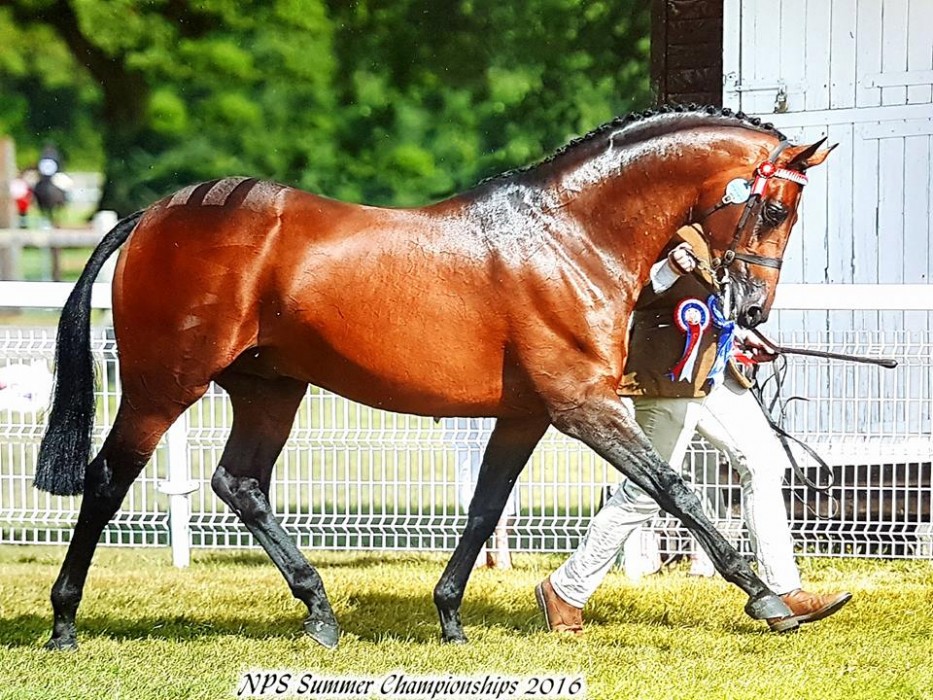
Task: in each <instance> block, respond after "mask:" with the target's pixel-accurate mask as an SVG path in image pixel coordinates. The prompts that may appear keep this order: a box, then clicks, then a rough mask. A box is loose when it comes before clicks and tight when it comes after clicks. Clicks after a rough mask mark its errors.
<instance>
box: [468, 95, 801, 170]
mask: <svg viewBox="0 0 933 700" xmlns="http://www.w3.org/2000/svg"><path fill="white" fill-rule="evenodd" d="M671 115H680V116H679V117H675V118H671ZM736 123H738V124H740V125H742V126H745V127H747V128H749V129H751V130H753V131H759V132H762V133H766V134H772V135H774V136H775V137H777V138H778V139H780V140H782V141H783V140H785V139H786V138H787V137H786V136H785V135H784V134H782V133H781V132H780V131H778V130H777V129H775V128H774V125H773V124H772V123H770V122H764V123H762V121H761V119H759V118H758V117H750V116H748V115H747V114H745V113H744V112H734V111H732V110H731V109H729V108H728V107H714V106H711V105H708V106H700V105H696V104H688V105H681V104H671V105H662V106H660V107H658V108H657V109H646V110H643V111H641V112H631V113H629V114H626V115H624V116H619V117H616V118H615V119H613V120H611V121H608V122H606V123H605V124H602V125H600V126H598V127H596V128H595V129H593V130H592V131H590V132H589V133H587V134H584V135H583V136H580V137H578V138H575V139H573V140H572V141H570V142H569V143H568V144H566V145H565V146H563V147H561V148H560V149H558V150H557V151H555V152H554V153H552V154H551V155H549V156H548V157H547V158H545V159H544V160H540V161H538V162H536V163H532V164H530V165H524V166H521V167H519V168H513V169H512V170H507V171H506V172H504V173H500V174H498V175H493V176H492V177H488V178H486V179H485V180H482V181H481V182H480V183H479V184H480V185H482V184H485V183H488V182H492V181H498V180H506V179H509V178H512V177H514V176H516V175H520V174H522V173H527V172H529V171H531V170H535V169H536V168H539V167H541V166H542V165H547V164H548V163H551V162H553V161H554V160H555V159H557V158H559V157H561V156H563V155H564V154H566V153H568V152H570V151H574V150H576V149H577V148H579V147H581V146H584V145H586V144H589V143H592V142H594V141H596V140H597V139H599V138H600V137H602V136H605V135H607V134H609V133H614V134H615V138H614V142H615V143H617V144H619V145H623V144H625V143H626V142H633V141H641V140H643V139H645V138H649V137H652V136H659V135H662V134H666V133H670V132H672V131H677V130H679V129H684V128H689V127H696V126H717V125H718V126H734V125H736ZM627 137H628V138H627Z"/></svg>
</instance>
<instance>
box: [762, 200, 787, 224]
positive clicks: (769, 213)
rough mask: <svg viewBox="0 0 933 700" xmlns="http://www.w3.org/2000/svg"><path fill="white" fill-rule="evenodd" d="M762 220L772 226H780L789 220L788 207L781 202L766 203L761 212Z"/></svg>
mask: <svg viewBox="0 0 933 700" xmlns="http://www.w3.org/2000/svg"><path fill="white" fill-rule="evenodd" d="M761 218H763V219H764V220H765V222H766V223H767V224H769V225H771V226H777V225H779V224H780V223H781V222H782V221H784V219H786V218H787V207H785V206H784V205H783V204H781V203H780V202H765V205H764V208H763V209H762V210H761Z"/></svg>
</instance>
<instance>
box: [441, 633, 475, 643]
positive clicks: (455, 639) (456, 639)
mask: <svg viewBox="0 0 933 700" xmlns="http://www.w3.org/2000/svg"><path fill="white" fill-rule="evenodd" d="M441 639H442V640H443V641H444V643H445V644H466V643H467V642H468V641H470V640H468V639H467V636H466V635H465V634H464V633H463V630H454V631H453V632H444V634H443V635H441Z"/></svg>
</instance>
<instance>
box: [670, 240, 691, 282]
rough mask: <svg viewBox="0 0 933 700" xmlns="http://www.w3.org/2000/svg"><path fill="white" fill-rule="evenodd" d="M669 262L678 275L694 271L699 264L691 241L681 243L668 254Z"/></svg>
mask: <svg viewBox="0 0 933 700" xmlns="http://www.w3.org/2000/svg"><path fill="white" fill-rule="evenodd" d="M667 264H668V265H669V266H670V268H671V270H672V271H673V272H674V273H675V274H677V275H686V274H689V273H691V272H693V271H694V270H695V269H696V266H697V259H696V256H695V255H694V254H693V248H692V247H691V246H690V244H689V243H681V244H680V245H678V246H677V247H676V248H674V249H673V250H672V251H671V252H670V253H668V254H667Z"/></svg>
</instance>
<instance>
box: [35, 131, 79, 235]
mask: <svg viewBox="0 0 933 700" xmlns="http://www.w3.org/2000/svg"><path fill="white" fill-rule="evenodd" d="M36 170H38V171H39V180H38V182H36V186H35V188H34V190H33V195H34V196H35V198H36V204H37V205H38V206H39V211H41V212H42V216H43V217H44V218H45V220H46V221H47V222H48V224H49V225H50V226H56V225H57V223H58V222H57V219H58V212H60V211H61V209H62V208H63V207H64V206H65V203H66V202H67V201H68V195H67V191H68V190H69V189H70V188H71V178H70V177H68V176H67V175H65V174H64V173H63V172H62V159H61V155H60V154H59V152H58V149H57V148H56V147H55V146H53V145H47V146H46V147H45V148H43V149H42V154H41V155H40V156H39V162H38V163H37V165H36Z"/></svg>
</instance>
